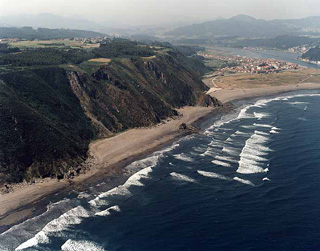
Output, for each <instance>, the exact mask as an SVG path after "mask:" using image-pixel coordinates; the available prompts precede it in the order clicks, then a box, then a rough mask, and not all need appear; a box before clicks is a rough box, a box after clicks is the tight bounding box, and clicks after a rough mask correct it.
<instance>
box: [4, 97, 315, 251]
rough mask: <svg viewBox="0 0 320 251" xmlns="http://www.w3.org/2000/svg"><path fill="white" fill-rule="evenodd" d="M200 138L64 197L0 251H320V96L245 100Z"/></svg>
mask: <svg viewBox="0 0 320 251" xmlns="http://www.w3.org/2000/svg"><path fill="white" fill-rule="evenodd" d="M237 105H238V106H239V107H240V108H239V109H238V110H237V111H235V112H233V113H232V114H228V115H224V116H223V117H222V118H219V119H218V118H215V119H212V120H211V121H209V122H207V123H206V126H205V128H204V130H203V131H202V132H201V133H200V134H194V135H191V136H187V137H185V138H182V139H180V140H178V141H177V142H175V143H174V144H172V145H171V146H169V147H167V148H165V149H163V150H161V151H158V152H156V153H154V154H152V155H150V156H148V157H147V158H145V159H143V160H139V161H136V162H134V163H132V164H130V165H129V166H127V167H126V171H127V172H128V173H131V174H132V176H131V177H130V178H129V179H128V180H127V181H126V183H125V184H123V185H121V186H118V187H116V188H114V189H112V190H109V191H107V190H104V186H105V184H104V183H101V184H98V185H97V186H96V187H91V188H89V189H88V191H87V192H85V193H84V192H83V193H80V194H76V195H74V196H72V197H68V198H65V199H64V200H61V201H59V202H57V203H54V204H52V205H50V207H48V210H47V212H45V213H44V214H43V215H40V216H38V217H36V218H34V219H30V220H28V221H26V222H24V223H22V224H20V225H18V226H15V227H13V228H11V229H10V230H8V231H7V232H5V233H3V234H1V235H0V250H14V249H17V250H114V251H115V250H117V251H118V250H126V251H127V250H137V251H150V250H153V251H160V250H161V251H162V250H163V251H164V250H197V251H198V250H319V249H320V239H319V233H320V200H319V194H320V133H319V132H320V113H319V107H320V92H317V91H313V92H310V91H309V92H300V93H290V94H286V95H283V96H278V97H270V98H265V99H259V100H252V101H242V102H241V103H238V104H237Z"/></svg>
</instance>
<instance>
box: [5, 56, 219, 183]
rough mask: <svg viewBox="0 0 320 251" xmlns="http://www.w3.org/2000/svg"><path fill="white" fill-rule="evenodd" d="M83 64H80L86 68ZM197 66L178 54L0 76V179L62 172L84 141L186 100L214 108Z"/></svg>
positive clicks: (83, 152)
mask: <svg viewBox="0 0 320 251" xmlns="http://www.w3.org/2000/svg"><path fill="white" fill-rule="evenodd" d="M86 69H87V68H86ZM202 71H203V66H202V65H201V64H198V63H195V62H193V61H192V60H189V59H187V58H185V57H184V56H183V55H181V54H180V53H177V52H174V51H172V52H169V53H163V54H159V55H157V56H155V57H149V58H140V57H134V58H120V59H115V60H112V62H111V63H109V64H106V65H102V66H99V67H98V68H94V70H93V71H92V69H91V71H90V72H89V71H87V70H84V69H83V68H81V66H73V67H59V66H55V67H39V68H26V69H21V68H19V70H18V69H16V70H15V71H13V70H10V71H2V73H0V79H1V82H0V139H1V140H0V184H1V183H4V182H19V181H22V180H23V179H27V180H30V179H32V178H33V177H49V176H50V177H57V176H63V175H64V174H66V173H67V172H69V171H70V170H76V169H77V167H78V166H79V165H80V164H81V163H82V162H83V161H84V160H85V159H86V157H87V150H88V145H89V142H90V140H92V139H94V138H100V137H108V136H112V135H113V134H114V133H117V132H121V131H123V130H126V129H128V128H133V127H142V126H149V125H153V124H156V123H159V122H160V121H161V120H162V119H164V118H166V117H170V116H174V115H177V112H176V111H175V110H174V108H177V107H182V106H185V105H203V106H213V105H219V102H218V101H217V100H215V99H213V98H211V97H209V96H207V95H205V91H206V90H207V87H206V86H205V85H204V84H203V83H202V81H201V80H200V76H201V74H202Z"/></svg>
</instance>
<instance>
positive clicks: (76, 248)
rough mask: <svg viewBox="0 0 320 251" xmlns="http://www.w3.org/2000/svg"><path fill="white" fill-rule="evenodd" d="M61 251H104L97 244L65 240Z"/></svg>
mask: <svg viewBox="0 0 320 251" xmlns="http://www.w3.org/2000/svg"><path fill="white" fill-rule="evenodd" d="M61 250H62V251H89V250H90V251H105V249H104V248H103V247H102V246H100V245H99V244H97V243H95V242H92V241H87V240H71V239H69V240H67V241H66V242H65V243H64V244H63V245H62V246H61Z"/></svg>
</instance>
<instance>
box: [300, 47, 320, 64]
mask: <svg viewBox="0 0 320 251" xmlns="http://www.w3.org/2000/svg"><path fill="white" fill-rule="evenodd" d="M302 58H303V59H307V60H310V61H320V48H319V47H315V48H312V49H310V50H309V51H307V52H306V53H304V54H303V55H302Z"/></svg>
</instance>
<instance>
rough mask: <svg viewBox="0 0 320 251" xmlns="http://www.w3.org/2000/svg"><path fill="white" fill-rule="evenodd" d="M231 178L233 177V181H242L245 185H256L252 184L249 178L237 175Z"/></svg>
mask: <svg viewBox="0 0 320 251" xmlns="http://www.w3.org/2000/svg"><path fill="white" fill-rule="evenodd" d="M233 179H234V180H235V181H238V182H240V183H242V184H245V185H249V186H253V187H255V186H256V185H255V184H253V183H252V182H251V181H250V180H245V179H241V178H239V177H234V178H233Z"/></svg>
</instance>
